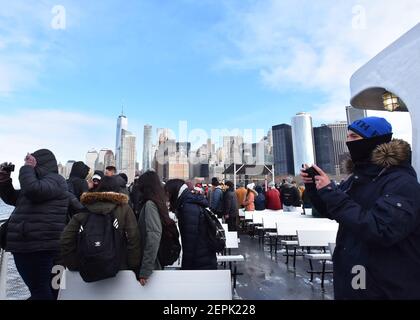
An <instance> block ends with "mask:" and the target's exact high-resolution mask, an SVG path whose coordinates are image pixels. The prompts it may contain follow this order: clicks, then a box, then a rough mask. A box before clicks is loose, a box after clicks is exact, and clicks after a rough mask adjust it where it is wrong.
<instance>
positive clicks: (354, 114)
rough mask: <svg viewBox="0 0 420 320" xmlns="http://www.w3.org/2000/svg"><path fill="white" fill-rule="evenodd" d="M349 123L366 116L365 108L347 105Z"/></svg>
mask: <svg viewBox="0 0 420 320" xmlns="http://www.w3.org/2000/svg"><path fill="white" fill-rule="evenodd" d="M346 114H347V124H348V125H351V124H352V123H353V122H354V121H356V120H360V119H363V118H366V117H367V115H366V110H365V109H356V108H353V107H351V106H348V107H346Z"/></svg>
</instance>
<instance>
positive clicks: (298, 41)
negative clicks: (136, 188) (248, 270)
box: [0, 0, 420, 166]
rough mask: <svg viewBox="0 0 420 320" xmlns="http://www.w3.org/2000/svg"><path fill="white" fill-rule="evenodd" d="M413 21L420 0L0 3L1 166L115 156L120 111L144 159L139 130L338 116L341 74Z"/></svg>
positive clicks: (345, 97)
mask: <svg viewBox="0 0 420 320" xmlns="http://www.w3.org/2000/svg"><path fill="white" fill-rule="evenodd" d="M396 17H397V18H396ZM419 22H420V0H387V1H386V5H384V1H380V0H358V1H353V0H350V1H349V0H345V1H344V0H342V1H340V0H338V1H333V0H320V1H316V2H315V1H310V0H281V1H280V0H217V1H216V0H125V1H111V0H102V1H81V0H79V1H75V0H72V1H67V0H62V1H60V2H57V1H56V0H54V1H49V0H38V1H30V0H14V1H10V0H0V139H1V142H2V147H1V150H0V162H3V161H13V162H15V163H16V164H17V165H18V166H20V165H22V164H23V158H24V156H25V155H26V153H27V152H33V151H35V150H37V149H39V148H50V149H51V150H52V151H53V152H54V153H55V154H56V155H57V158H58V160H59V161H61V162H63V163H64V162H66V161H67V160H69V159H73V160H84V159H85V155H86V152H87V151H88V150H90V149H92V148H95V149H96V150H99V149H101V148H111V149H114V147H115V132H116V120H117V117H118V115H119V114H120V113H121V109H122V106H124V114H125V115H126V116H127V117H128V119H129V130H131V131H132V132H133V133H134V134H136V135H137V137H138V139H137V140H138V157H139V160H140V163H141V156H142V143H143V126H144V124H146V123H147V124H151V125H152V126H153V131H154V132H155V133H156V129H157V128H171V129H172V130H174V131H175V133H177V132H178V128H179V122H180V121H186V122H187V125H188V130H189V132H191V130H193V129H196V131H197V130H201V132H203V130H204V132H207V133H208V135H209V136H211V134H210V132H211V130H214V129H227V130H233V129H235V128H237V129H239V130H245V129H247V130H252V132H253V133H254V136H253V137H252V140H255V139H258V138H259V137H258V134H257V132H266V131H267V130H268V129H269V128H270V127H271V126H273V125H277V124H281V123H290V122H291V117H292V116H293V115H295V114H296V113H297V112H301V111H305V112H309V113H310V114H311V115H312V117H313V122H314V125H320V124H323V123H330V122H334V121H337V120H345V111H344V110H345V109H344V107H345V106H346V105H348V104H349V100H350V89H349V79H350V76H351V75H352V74H353V73H354V72H355V71H356V70H357V69H358V68H359V67H361V66H362V65H364V64H365V63H366V62H367V61H369V60H370V59H371V58H373V57H374V56H375V55H376V54H377V53H379V52H380V51H381V50H383V49H384V48H385V47H387V46H388V45H389V44H391V43H392V42H393V41H395V40H396V39H398V38H399V37H400V36H402V35H403V34H404V33H405V32H407V31H408V30H410V29H411V28H412V27H414V26H415V25H416V24H417V23H419ZM371 114H372V113H371ZM381 115H382V116H385V117H386V118H387V119H388V120H389V121H390V122H391V124H392V125H393V127H394V132H395V135H396V136H397V137H401V138H404V139H406V140H409V141H411V122H410V118H409V115H408V114H400V113H396V114H390V113H384V114H382V113H381ZM258 130H259V131H258ZM155 139H156V137H155ZM250 139H251V138H250ZM197 144H198V142H197Z"/></svg>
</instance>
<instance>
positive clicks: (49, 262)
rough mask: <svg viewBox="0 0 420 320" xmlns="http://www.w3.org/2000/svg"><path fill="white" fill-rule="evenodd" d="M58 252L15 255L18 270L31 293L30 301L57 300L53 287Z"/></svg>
mask: <svg viewBox="0 0 420 320" xmlns="http://www.w3.org/2000/svg"><path fill="white" fill-rule="evenodd" d="M57 256H58V252H56V251H40V252H30V253H13V257H14V259H15V264H16V269H17V270H18V272H19V274H20V276H21V277H22V279H23V281H24V282H25V284H26V285H27V287H28V288H29V291H30V292H31V297H30V298H29V300H56V299H57V292H56V291H54V290H53V288H52V286H51V280H52V277H53V275H52V273H51V271H52V268H53V266H54V261H55V259H56V257H57Z"/></svg>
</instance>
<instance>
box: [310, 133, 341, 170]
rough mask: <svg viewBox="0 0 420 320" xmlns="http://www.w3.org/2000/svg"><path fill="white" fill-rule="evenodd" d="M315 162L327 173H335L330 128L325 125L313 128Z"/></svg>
mask: <svg viewBox="0 0 420 320" xmlns="http://www.w3.org/2000/svg"><path fill="white" fill-rule="evenodd" d="M314 143H315V157H316V164H317V165H318V167H320V168H321V169H322V170H323V171H324V172H326V173H328V174H332V175H334V174H336V169H335V159H334V144H333V135H332V129H331V128H330V127H328V126H326V125H322V126H321V127H318V128H314Z"/></svg>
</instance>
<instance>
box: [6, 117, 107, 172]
mask: <svg viewBox="0 0 420 320" xmlns="http://www.w3.org/2000/svg"><path fill="white" fill-rule="evenodd" d="M114 122H115V121H114V120H113V119H108V118H104V117H101V116H98V115H92V114H89V113H76V112H67V111H58V110H55V109H26V110H25V109H20V110H19V111H16V112H13V113H10V114H5V113H3V114H0V137H1V141H2V148H1V153H0V162H4V161H10V162H13V163H15V164H16V166H17V169H18V168H19V167H20V166H22V165H23V158H24V157H25V155H26V154H27V153H28V152H34V151H36V150H38V149H42V148H47V149H50V150H51V151H52V152H53V153H54V154H55V155H56V157H57V160H58V161H59V162H62V163H63V164H64V163H65V162H66V161H67V160H81V161H85V155H86V152H87V151H88V150H90V149H92V148H96V150H98V149H100V148H110V149H113V148H114V139H115V132H114V128H115V123H114ZM17 171H18V170H17ZM13 177H14V178H15V179H16V178H17V172H15V174H14V176H13Z"/></svg>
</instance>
